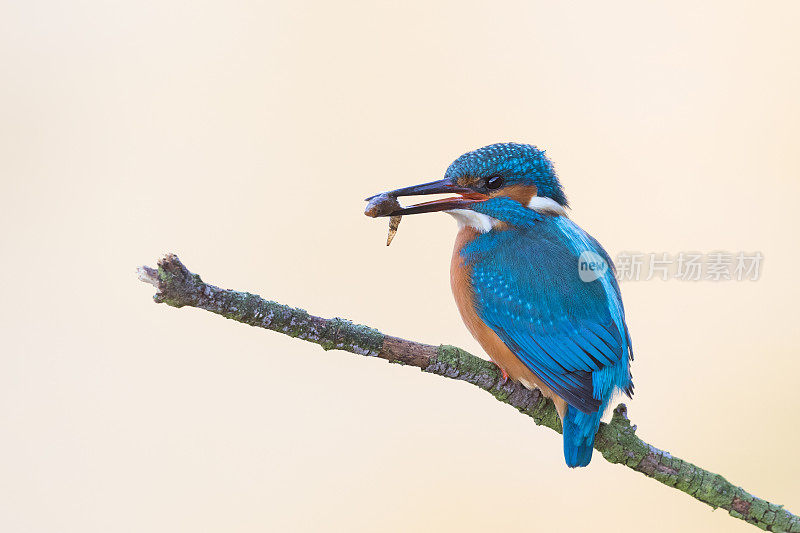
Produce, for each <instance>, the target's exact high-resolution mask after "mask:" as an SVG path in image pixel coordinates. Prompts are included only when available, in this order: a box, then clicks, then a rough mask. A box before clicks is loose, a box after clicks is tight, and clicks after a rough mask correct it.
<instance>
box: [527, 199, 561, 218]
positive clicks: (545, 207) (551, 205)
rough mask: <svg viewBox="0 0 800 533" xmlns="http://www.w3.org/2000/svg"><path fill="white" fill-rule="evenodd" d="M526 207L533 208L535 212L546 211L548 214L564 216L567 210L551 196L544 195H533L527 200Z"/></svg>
mask: <svg viewBox="0 0 800 533" xmlns="http://www.w3.org/2000/svg"><path fill="white" fill-rule="evenodd" d="M528 209H533V210H534V211H536V212H537V213H547V214H549V215H558V216H562V217H565V216H567V212H566V211H565V210H564V207H563V206H562V205H561V204H559V203H558V202H556V201H555V200H553V199H552V198H545V197H544V196H534V197H533V198H531V201H530V202H528Z"/></svg>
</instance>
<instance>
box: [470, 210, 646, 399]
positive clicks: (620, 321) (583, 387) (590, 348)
mask: <svg viewBox="0 0 800 533" xmlns="http://www.w3.org/2000/svg"><path fill="white" fill-rule="evenodd" d="M583 252H592V253H594V254H597V255H598V256H599V257H601V258H602V259H603V260H605V261H606V262H607V264H608V270H607V271H606V272H605V273H604V274H603V275H601V276H600V277H599V278H597V279H595V280H593V281H588V282H584V281H582V280H581V277H580V276H579V270H578V268H579V261H578V260H579V257H580V256H581V253H583ZM462 255H463V256H464V258H465V259H466V261H467V263H470V264H471V266H472V286H473V290H474V294H475V306H476V311H477V312H478V315H479V316H480V317H481V319H482V320H483V321H484V322H485V323H486V325H488V326H489V327H490V328H492V330H494V332H495V333H497V335H498V336H499V337H500V339H502V341H503V342H504V343H505V344H506V345H507V346H508V347H509V349H510V350H511V351H512V352H513V353H514V354H515V355H516V356H517V357H518V358H519V359H520V360H521V361H522V362H523V363H525V365H526V366H527V367H528V368H529V369H530V370H531V371H532V372H533V373H534V374H536V375H537V376H539V378H540V379H541V380H542V381H543V382H544V383H546V384H547V385H548V386H549V387H550V388H551V389H552V390H553V391H554V392H555V393H556V394H558V395H559V396H561V397H562V398H564V399H565V400H566V401H567V402H568V403H569V404H570V405H573V406H574V407H576V408H577V409H579V410H581V411H583V412H585V413H590V412H596V411H598V410H599V409H600V408H601V406H603V404H604V403H605V402H606V401H607V400H608V398H609V397H610V395H611V393H612V392H613V389H614V388H615V387H620V388H622V389H624V390H626V392H628V393H629V394H630V389H631V387H632V384H631V379H630V373H629V370H628V357H629V356H631V355H632V353H631V350H630V337H629V335H628V329H627V326H626V324H625V317H624V311H623V308H622V301H621V298H620V293H619V287H618V285H617V282H616V280H615V279H614V276H613V270H612V269H613V264H612V263H611V259H610V258H609V257H608V254H607V253H606V252H605V250H603V248H602V247H601V246H600V244H599V243H597V241H595V240H594V239H593V238H591V237H590V236H589V235H587V234H586V233H585V232H583V230H581V229H580V228H579V227H578V226H577V225H575V224H574V223H573V222H572V221H570V220H569V219H567V218H565V217H546V218H545V219H544V220H541V221H539V222H537V223H536V224H535V225H534V226H533V227H529V228H519V229H513V230H510V231H500V232H491V233H487V234H484V235H481V236H479V237H478V238H477V239H476V240H475V241H473V243H472V244H471V245H468V246H467V247H465V248H464V250H463V251H462Z"/></svg>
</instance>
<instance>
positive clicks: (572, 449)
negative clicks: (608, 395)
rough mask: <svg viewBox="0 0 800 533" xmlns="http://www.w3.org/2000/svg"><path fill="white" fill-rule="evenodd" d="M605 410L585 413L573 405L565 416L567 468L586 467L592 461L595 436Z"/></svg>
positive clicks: (568, 408) (565, 457) (565, 456)
mask: <svg viewBox="0 0 800 533" xmlns="http://www.w3.org/2000/svg"><path fill="white" fill-rule="evenodd" d="M602 416H603V410H602V409H600V410H599V411H598V412H596V413H583V412H581V411H579V410H578V409H575V408H574V407H572V406H571V405H569V406H567V414H566V415H565V416H564V420H562V422H563V426H564V459H565V460H566V461H567V466H569V467H570V468H575V467H576V466H586V465H588V464H589V461H591V460H592V447H593V446H594V435H595V433H597V428H598V427H600V418H601V417H602Z"/></svg>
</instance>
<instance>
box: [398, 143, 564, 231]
mask: <svg viewBox="0 0 800 533" xmlns="http://www.w3.org/2000/svg"><path fill="white" fill-rule="evenodd" d="M387 194H388V195H389V196H390V197H394V198H396V197H399V196H416V195H422V194H456V195H457V196H455V197H450V198H444V199H441V200H433V201H431V202H423V203H419V204H414V205H410V206H408V207H399V208H398V209H395V210H394V211H392V212H390V213H386V216H392V215H413V214H417V213H431V212H435V211H445V212H449V213H452V214H458V213H464V212H465V211H486V209H487V208H489V205H490V204H493V203H495V202H490V200H498V199H502V200H503V202H504V203H508V201H509V200H511V201H514V202H518V203H519V204H521V205H522V206H524V207H526V208H528V207H530V208H534V209H537V207H538V208H540V209H541V210H545V211H547V210H550V211H554V212H559V211H560V212H562V213H563V211H564V208H566V207H567V198H566V196H564V191H563V190H562V189H561V184H560V183H559V181H558V177H557V176H556V173H555V170H554V169H553V164H552V163H551V162H550V160H549V159H547V157H545V155H544V151H542V150H539V149H538V148H536V147H535V146H532V145H530V144H516V143H497V144H491V145H489V146H484V147H483V148H479V149H477V150H473V151H472V152H467V153H466V154H464V155H462V156H460V157H459V158H458V159H456V160H455V161H453V163H452V164H451V165H450V166H449V167H448V169H447V171H446V172H445V175H444V179H441V180H438V181H432V182H429V183H423V184H421V185H414V186H411V187H405V188H402V189H397V190H394V191H390V192H389V193H387ZM481 204H483V205H481Z"/></svg>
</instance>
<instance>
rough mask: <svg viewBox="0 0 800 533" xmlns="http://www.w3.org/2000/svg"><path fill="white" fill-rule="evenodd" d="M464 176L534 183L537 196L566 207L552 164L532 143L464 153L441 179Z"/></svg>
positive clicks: (495, 146) (501, 145) (504, 144)
mask: <svg viewBox="0 0 800 533" xmlns="http://www.w3.org/2000/svg"><path fill="white" fill-rule="evenodd" d="M465 175H472V176H490V175H493V176H503V177H504V178H505V179H506V180H507V181H508V182H510V183H513V182H514V181H524V182H535V183H536V186H537V187H538V188H539V193H538V194H539V196H544V197H548V198H552V199H553V200H555V201H556V202H558V203H559V204H561V205H562V206H564V207H566V206H567V197H566V196H565V195H564V190H563V189H562V188H561V183H560V182H559V181H558V177H557V176H556V172H555V169H554V168H553V163H551V162H550V160H549V159H548V158H547V157H546V156H545V155H544V150H539V149H538V148H536V147H535V146H533V145H531V144H518V143H497V144H491V145H489V146H484V147H483V148H478V149H477V150H473V151H471V152H467V153H466V154H464V155H462V156H460V157H459V158H458V159H456V160H455V161H453V162H452V163H451V164H450V166H449V167H448V168H447V171H446V172H445V174H444V178H445V179H452V180H455V179H458V178H459V177H461V176H465Z"/></svg>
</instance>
